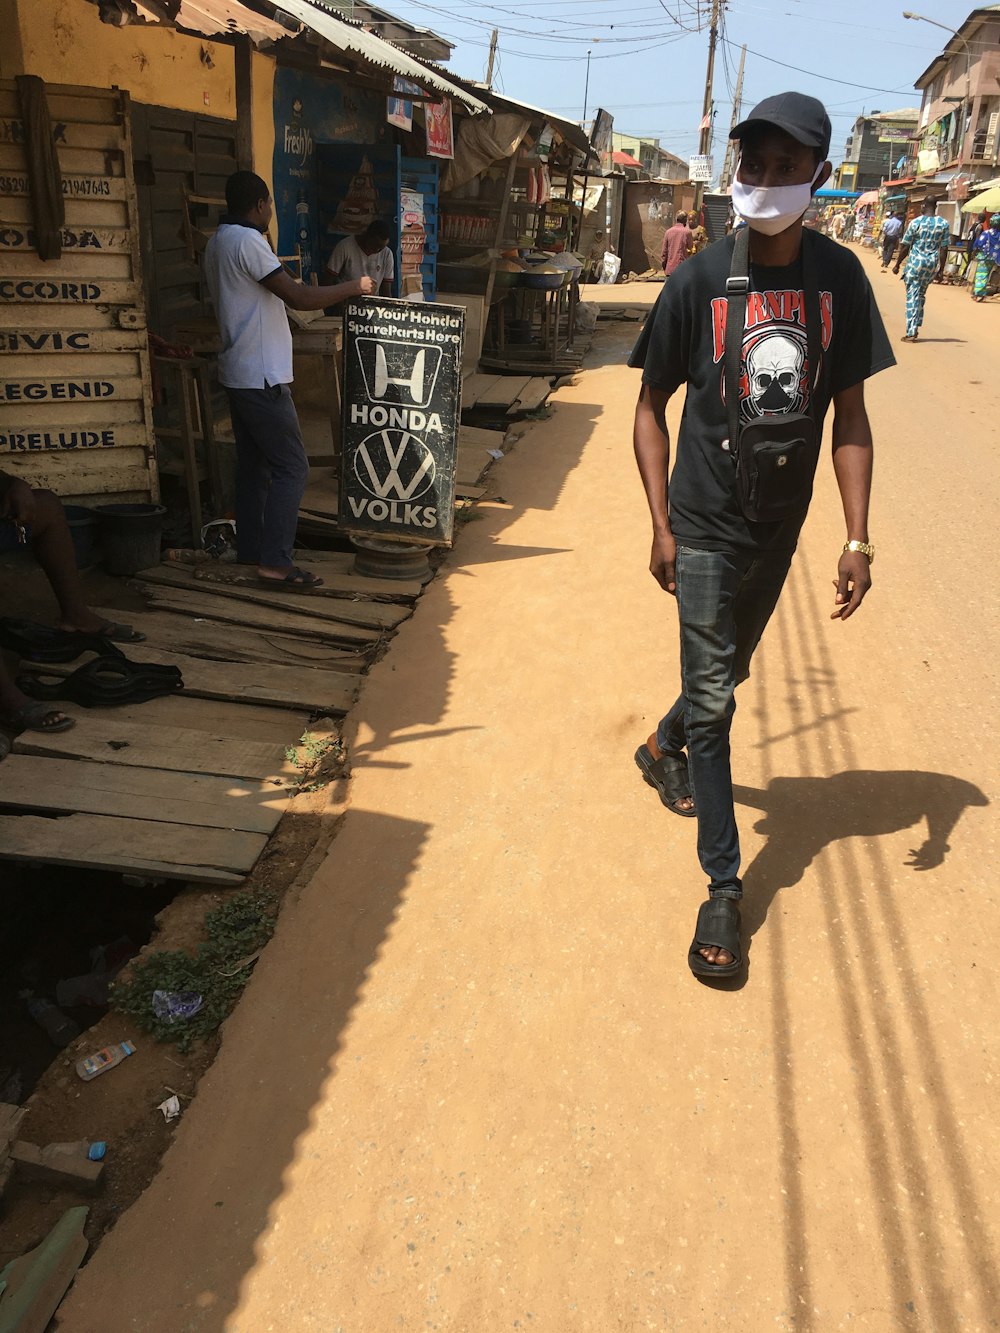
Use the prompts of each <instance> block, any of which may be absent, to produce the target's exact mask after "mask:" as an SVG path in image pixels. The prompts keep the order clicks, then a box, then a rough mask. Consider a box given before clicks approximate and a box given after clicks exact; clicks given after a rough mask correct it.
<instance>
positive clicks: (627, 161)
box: [611, 151, 642, 171]
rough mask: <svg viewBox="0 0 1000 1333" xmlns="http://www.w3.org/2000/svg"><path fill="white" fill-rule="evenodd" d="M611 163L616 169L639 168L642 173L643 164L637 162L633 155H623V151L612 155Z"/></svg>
mask: <svg viewBox="0 0 1000 1333" xmlns="http://www.w3.org/2000/svg"><path fill="white" fill-rule="evenodd" d="M611 161H612V162H613V163H614V164H615V166H616V167H638V169H639V170H640V171H642V163H641V162H638V161H636V159H635V158H634V157H633V156H632V154H631V153H623V152H621V151H618V152H615V153H612V154H611Z"/></svg>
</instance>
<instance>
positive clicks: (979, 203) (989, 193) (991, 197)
mask: <svg viewBox="0 0 1000 1333" xmlns="http://www.w3.org/2000/svg"><path fill="white" fill-rule="evenodd" d="M984 208H985V209H988V210H989V212H991V213H1000V185H994V186H993V187H992V189H989V190H984V191H983V192H982V194H977V195H976V196H975V197H974V198H972V199H970V200H969V202H968V203H967V204H963V205H962V212H963V213H981V212H982V211H983V209H984Z"/></svg>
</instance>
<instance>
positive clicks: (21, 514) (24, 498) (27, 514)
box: [2, 477, 35, 527]
mask: <svg viewBox="0 0 1000 1333" xmlns="http://www.w3.org/2000/svg"><path fill="white" fill-rule="evenodd" d="M2 512H3V516H4V518H11V519H13V520H14V522H15V523H20V524H22V525H23V526H24V527H29V526H30V525H31V524H32V523H33V522H34V520H35V493H34V491H33V490H32V489H31V487H30V486H29V485H28V483H27V482H26V481H24V480H23V479H22V478H21V477H15V478H14V479H13V480H12V481H11V483H10V485H9V486H8V488H7V494H6V495H5V496H4V500H3V511H2Z"/></svg>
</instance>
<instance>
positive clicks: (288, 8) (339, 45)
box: [93, 0, 489, 115]
mask: <svg viewBox="0 0 1000 1333" xmlns="http://www.w3.org/2000/svg"><path fill="white" fill-rule="evenodd" d="M93 2H94V3H96V0H93ZM112 7H113V9H112V12H113V13H114V14H117V15H119V16H120V22H119V26H124V25H125V24H127V23H130V22H146V23H155V24H167V25H170V26H172V27H176V28H183V29H184V30H185V31H187V32H194V33H199V34H201V35H202V36H205V37H228V36H232V35H233V34H234V33H244V34H246V35H247V36H248V37H249V38H250V39H251V41H253V42H254V44H255V45H257V46H261V45H263V44H265V43H267V42H277V41H280V40H281V39H282V38H283V37H294V36H296V35H297V33H298V32H299V31H300V27H305V28H308V29H309V30H310V31H312V32H314V33H316V35H317V36H319V37H322V38H323V40H324V41H325V42H327V43H328V44H329V45H330V46H331V47H333V48H334V49H335V50H336V51H339V52H341V53H343V54H344V55H355V56H359V57H360V58H361V59H362V60H363V61H364V62H365V63H366V64H368V65H374V66H376V67H378V68H381V69H384V70H388V71H389V72H390V73H392V74H398V75H400V77H401V78H405V79H410V80H412V81H413V82H414V83H419V84H420V85H421V87H423V88H427V89H432V90H433V91H434V92H437V93H440V94H441V95H442V96H444V97H451V98H453V99H454V100H455V101H457V102H461V103H462V105H463V106H465V107H466V109H467V110H468V111H470V112H471V113H472V114H473V115H477V114H479V113H481V112H485V111H488V110H489V107H488V106H487V105H486V103H485V102H483V101H482V100H481V99H480V98H478V97H476V96H474V95H472V94H471V93H469V92H467V91H466V90H465V89H464V88H462V87H461V86H460V85H459V84H458V83H456V82H453V81H452V80H451V79H449V78H446V77H445V76H444V75H443V74H441V73H438V72H437V70H435V69H433V68H431V67H429V66H428V65H426V64H425V63H424V62H423V61H419V60H416V59H415V58H414V57H413V56H410V55H407V53H406V52H405V51H401V50H400V49H399V47H398V46H393V45H392V43H391V42H387V41H385V40H384V39H383V38H381V37H376V36H375V34H374V33H372V32H366V31H365V30H364V28H362V27H360V26H359V25H356V24H353V23H349V22H347V21H346V20H345V19H343V18H342V17H340V16H338V15H336V14H334V13H333V12H331V11H330V10H329V9H326V8H324V7H323V6H322V5H320V4H318V3H317V4H312V3H310V2H309V0H273V8H274V9H275V12H276V18H274V19H269V18H264V17H263V15H261V14H259V13H257V12H256V11H255V10H253V9H251V8H250V7H249V6H248V5H244V4H240V3H239V0H110V5H109V4H105V5H102V17H104V16H105V14H106V13H107V12H108V9H109V8H112ZM281 14H285V15H288V17H289V20H290V22H289V23H287V24H285V23H281V22H279V21H278V19H277V15H281ZM105 21H106V22H108V21H112V20H109V19H107V18H106V19H105ZM112 26H114V23H113V21H112Z"/></svg>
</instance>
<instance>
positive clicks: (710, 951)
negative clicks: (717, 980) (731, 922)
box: [698, 944, 733, 967]
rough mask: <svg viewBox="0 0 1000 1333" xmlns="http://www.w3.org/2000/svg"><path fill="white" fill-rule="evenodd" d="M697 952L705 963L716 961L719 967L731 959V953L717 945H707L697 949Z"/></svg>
mask: <svg viewBox="0 0 1000 1333" xmlns="http://www.w3.org/2000/svg"><path fill="white" fill-rule="evenodd" d="M698 952H699V953H700V954H701V956H702V958H704V959H705V961H706V962H707V963H716V964H718V966H719V967H725V966H726V964H727V963H731V962H732V961H733V955H732V954H731V953H729V952H727V950H725V949H720V948H719V947H718V945H715V944H712V945H709V947H708V948H707V949H699V950H698Z"/></svg>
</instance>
